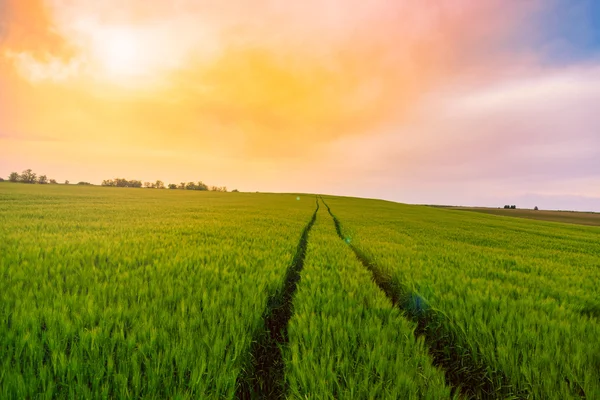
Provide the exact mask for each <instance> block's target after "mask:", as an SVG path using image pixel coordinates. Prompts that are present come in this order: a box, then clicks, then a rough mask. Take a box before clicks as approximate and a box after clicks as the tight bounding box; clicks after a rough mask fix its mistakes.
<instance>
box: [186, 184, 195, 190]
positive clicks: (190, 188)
mask: <svg viewBox="0 0 600 400" xmlns="http://www.w3.org/2000/svg"><path fill="white" fill-rule="evenodd" d="M185 188H186V190H196V184H195V183H194V182H188V183H186V184H185Z"/></svg>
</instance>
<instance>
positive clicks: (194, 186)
mask: <svg viewBox="0 0 600 400" xmlns="http://www.w3.org/2000/svg"><path fill="white" fill-rule="evenodd" d="M8 180H9V182H19V183H29V184H35V183H37V184H42V185H43V184H54V185H56V184H58V182H57V181H56V180H55V179H48V177H47V176H46V175H39V176H38V174H37V173H35V172H33V171H32V170H31V169H26V170H25V171H23V172H22V173H21V174H19V173H17V172H11V173H10V175H9V176H8ZM0 181H4V179H2V178H0ZM64 184H65V185H68V184H69V181H68V180H66V181H65V182H64ZM77 184H78V185H92V184H91V183H89V182H78V183H77ZM100 186H110V187H130V188H141V187H145V188H148V189H167V188H168V189H180V190H205V191H208V190H210V191H213V192H227V187H226V186H208V185H206V184H205V183H204V182H202V181H198V182H181V183H180V184H175V183H171V184H169V185H166V186H165V184H164V182H163V181H160V180H157V181H156V182H144V183H142V181H140V180H136V179H131V180H128V179H124V178H115V179H105V180H103V181H102V184H101V185H100ZM232 192H238V190H237V189H234V190H232Z"/></svg>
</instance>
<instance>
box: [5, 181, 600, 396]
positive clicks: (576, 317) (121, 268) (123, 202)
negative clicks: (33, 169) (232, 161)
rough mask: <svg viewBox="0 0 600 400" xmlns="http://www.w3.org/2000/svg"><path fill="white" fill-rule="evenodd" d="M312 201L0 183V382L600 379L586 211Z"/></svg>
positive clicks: (358, 391)
mask: <svg viewBox="0 0 600 400" xmlns="http://www.w3.org/2000/svg"><path fill="white" fill-rule="evenodd" d="M297 197H299V198H300V199H299V200H297ZM324 200H325V202H326V203H327V205H328V206H329V207H330V209H331V212H332V214H333V215H335V217H336V218H337V222H338V228H339V229H340V233H341V235H342V238H343V240H342V238H339V237H338V236H337V234H336V227H335V226H334V221H333V218H332V216H331V215H330V214H329V213H328V210H327V208H326V207H323V204H321V208H320V209H319V211H318V212H317V214H316V219H315V222H314V225H311V223H309V222H310V221H312V219H311V218H312V217H313V213H314V212H315V196H312V195H302V194H293V195H283V194H281V195H279V194H248V193H214V192H195V191H194V192H191V191H179V190H152V189H127V188H105V187H89V186H64V185H26V184H12V183H6V182H4V183H0V398H3V399H4V398H7V399H11V398H31V399H45V398H59V399H63V398H150V399H152V398H155V399H159V398H160V399H162V398H182V399H184V398H209V399H221V398H229V399H231V398H236V396H237V397H238V398H244V396H245V394H244V393H245V392H244V391H243V390H241V389H240V388H242V387H243V388H248V390H250V392H251V393H250V396H251V397H256V398H266V397H268V393H266V392H265V391H264V390H263V386H264V385H262V383H260V382H263V381H264V382H271V381H273V380H275V381H279V384H280V386H281V388H283V389H282V392H281V393H284V395H285V396H286V397H289V398H298V399H300V398H314V399H321V398H415V399H417V398H431V399H437V398H449V397H456V396H462V397H473V398H531V399H572V398H580V397H585V398H588V399H593V398H600V372H599V371H600V344H599V343H600V341H599V340H598V338H600V322H599V318H600V293H599V289H598V282H600V256H599V254H600V240H598V238H599V237H600V227H592V226H580V225H567V224H560V223H556V222H544V221H534V220H526V219H517V218H507V217H502V216H496V215H487V214H483V213H466V212H464V211H455V210H449V209H439V208H431V207H421V206H407V205H402V204H396V203H391V202H384V201H377V200H365V199H353V198H340V197H332V196H324ZM273 327H276V328H277V332H275V331H271V332H268V331H267V330H269V329H274V328H273ZM269 337H270V338H271V339H270V340H271V341H270V342H269V340H266V338H269ZM261 346H263V347H262V348H261ZM261 350H262V353H261ZM265 350H266V351H265ZM272 352H275V353H277V352H280V353H281V355H282V357H280V358H278V357H277V356H276V354H275V355H273V357H270V356H268V357H267V356H265V355H264V354H267V353H268V354H271V353H272ZM257 354H258V355H260V354H262V355H260V356H257ZM256 357H262V358H261V359H260V360H258V361H257V359H256ZM265 357H266V358H268V359H269V360H267V361H268V362H266V363H264V365H262V366H261V368H262V369H259V368H258V365H259V364H260V363H261V362H262V361H261V360H262V359H263V358H265ZM269 363H271V364H269ZM281 364H283V365H281ZM282 371H283V372H282ZM259 375H261V376H259ZM262 375H264V376H262ZM252 379H259V380H260V382H259V383H258V384H256V382H250V381H246V380H252ZM273 393H275V392H273ZM277 393H279V392H277Z"/></svg>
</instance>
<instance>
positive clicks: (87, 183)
mask: <svg viewBox="0 0 600 400" xmlns="http://www.w3.org/2000/svg"><path fill="white" fill-rule="evenodd" d="M77 184H78V185H86V186H87V185H89V186H91V185H92V184H91V183H89V182H77Z"/></svg>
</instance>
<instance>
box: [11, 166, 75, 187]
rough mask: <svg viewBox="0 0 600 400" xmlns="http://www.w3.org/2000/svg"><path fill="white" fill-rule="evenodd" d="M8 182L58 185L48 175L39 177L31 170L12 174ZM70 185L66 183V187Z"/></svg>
mask: <svg viewBox="0 0 600 400" xmlns="http://www.w3.org/2000/svg"><path fill="white" fill-rule="evenodd" d="M0 179H1V178H0ZM2 180H4V179H2ZM8 181H9V182H20V183H38V184H40V185H45V184H51V185H57V184H58V182H57V181H56V179H51V178H48V176H47V175H38V174H37V173H35V172H33V171H32V170H31V169H26V170H25V171H23V172H22V173H20V174H19V173H18V172H11V173H10V175H9V176H8ZM82 183H84V182H80V183H79V184H82ZM68 184H69V181H65V185H68Z"/></svg>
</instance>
